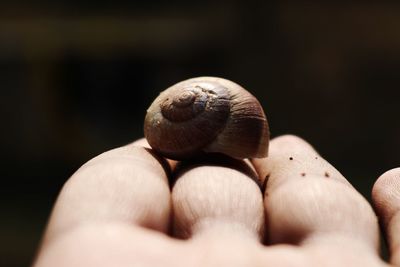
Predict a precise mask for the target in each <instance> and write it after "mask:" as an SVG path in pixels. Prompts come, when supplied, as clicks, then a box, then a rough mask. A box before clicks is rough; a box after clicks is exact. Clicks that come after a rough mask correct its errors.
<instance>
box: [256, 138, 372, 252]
mask: <svg viewBox="0 0 400 267" xmlns="http://www.w3.org/2000/svg"><path fill="white" fill-rule="evenodd" d="M253 164H254V166H255V168H256V170H257V171H258V173H259V175H262V176H263V177H267V178H268V181H267V186H266V190H265V199H264V205H265V209H266V216H267V218H268V220H267V224H268V225H267V231H268V238H269V242H270V243H272V244H274V243H292V244H299V245H304V246H314V247H315V246H320V245H323V244H329V245H333V246H335V247H342V248H343V247H345V246H344V245H340V244H345V245H346V244H348V245H349V246H351V247H355V246H359V247H362V248H363V249H365V250H368V251H369V250H373V251H377V248H378V226H377V221H376V217H375V215H374V213H373V210H372V208H371V207H370V205H369V204H368V202H367V201H366V200H365V199H364V198H363V197H362V196H361V195H360V194H359V193H358V192H357V191H356V190H355V189H354V188H353V187H352V186H351V185H350V183H349V182H348V181H347V180H346V179H345V178H344V177H343V176H342V175H341V174H340V173H339V172H338V171H337V170H336V169H335V168H334V167H332V166H331V165H330V164H329V163H327V162H326V161H325V160H324V159H323V158H322V157H321V156H320V155H318V154H317V152H316V151H315V150H314V149H313V148H312V147H311V146H310V145H309V144H307V143H306V142H305V141H303V140H302V139H300V138H298V137H294V136H282V137H278V138H276V139H274V140H273V141H272V142H271V144H270V152H269V157H268V158H266V159H258V160H254V161H253ZM353 241H357V244H356V243H355V242H353Z"/></svg>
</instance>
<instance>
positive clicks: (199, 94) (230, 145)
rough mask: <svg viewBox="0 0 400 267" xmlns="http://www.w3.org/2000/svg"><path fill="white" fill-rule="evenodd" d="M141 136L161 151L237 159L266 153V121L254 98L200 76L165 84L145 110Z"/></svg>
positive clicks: (177, 156)
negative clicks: (142, 134) (166, 85)
mask: <svg viewBox="0 0 400 267" xmlns="http://www.w3.org/2000/svg"><path fill="white" fill-rule="evenodd" d="M144 132H145V137H146V138H147V140H148V142H149V144H150V146H151V147H152V148H153V149H154V150H155V151H157V152H158V153H160V154H161V155H163V156H165V157H167V158H172V159H186V158H189V157H192V156H195V155H197V154H200V153H202V152H220V153H224V154H227V155H230V156H232V157H236V158H246V157H264V156H266V155H267V150H268V141H269V131H268V124H267V121H266V118H265V115H264V112H263V110H262V107H261V105H260V104H259V102H258V101H257V99H256V98H255V97H254V96H252V95H251V94H250V93H249V92H247V91H246V90H245V89H243V88H242V87H240V86H239V85H237V84H236V83H233V82H231V81H228V80H225V79H222V78H214V77H199V78H193V79H189V80H186V81H183V82H180V83H178V84H175V85H173V86H171V87H169V88H168V89H167V90H165V91H164V92H162V93H161V94H160V95H159V96H158V97H157V98H156V99H155V100H154V102H153V103H152V104H151V106H150V107H149V109H148V110H147V114H146V118H145V124H144Z"/></svg>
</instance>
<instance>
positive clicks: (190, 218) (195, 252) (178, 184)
mask: <svg viewBox="0 0 400 267" xmlns="http://www.w3.org/2000/svg"><path fill="white" fill-rule="evenodd" d="M143 144H144V141H143V140H141V141H137V142H135V143H133V144H130V145H128V146H124V147H121V148H117V149H114V150H111V151H108V152H105V153H103V154H101V155H99V156H98V157H96V158H94V159H92V160H90V161H89V162H87V163H86V164H85V165H83V166H82V167H81V168H80V169H79V170H78V171H77V172H76V173H75V174H74V175H73V176H72V177H71V178H70V179H69V180H68V181H67V183H66V184H65V185H64V187H63V189H62V191H61V193H60V195H59V197H58V200H57V202H56V204H55V207H54V210H53V213H52V215H51V218H50V221H49V225H48V228H47V231H46V233H45V236H44V238H43V243H42V247H41V249H40V252H39V255H38V258H37V260H36V262H35V265H34V266H36V267H47V266H51V267H53V266H58V267H64V266H65V267H67V266H68V267H69V266H74V267H76V266H85V267H87V266H96V267H101V266H130V267H131V266H274V267H280V266H282V267H287V266H300V267H302V266H307V267H308V266H363V267H364V266H365V267H369V266H371V267H372V266H387V264H386V263H384V262H383V261H382V260H380V258H379V252H378V251H379V227H378V221H377V217H376V215H375V213H374V211H373V209H372V208H371V206H370V205H369V204H368V202H367V201H366V200H365V199H364V198H363V197H362V196H361V195H360V194H359V193H358V192H357V191H356V190H355V189H354V188H353V187H352V186H351V185H350V183H349V182H348V181H347V180H346V179H345V178H344V177H343V176H342V175H341V174H340V173H339V172H338V171H337V170H336V169H335V168H334V167H332V166H331V165H330V164H329V163H327V162H326V161H325V160H324V159H323V158H322V157H321V156H320V155H318V154H317V152H316V151H315V150H314V149H313V148H312V147H311V146H310V145H309V144H307V143H306V142H305V141H303V140H301V139H300V138H297V137H294V136H282V137H278V138H275V139H274V140H272V141H271V144H270V150H269V157H268V158H265V159H256V160H252V161H251V162H250V161H239V160H233V159H229V158H226V157H212V158H208V159H199V160H197V161H196V162H186V163H178V165H177V164H176V162H173V161H166V160H164V159H162V158H161V157H159V156H157V155H155V154H154V153H153V152H152V151H151V150H150V149H147V148H144V147H142V146H143ZM170 170H172V172H171V171H170ZM399 176H400V169H395V170H392V171H390V172H387V173H385V174H384V175H383V176H381V177H380V178H379V179H378V180H377V182H376V184H375V186H374V188H373V200H374V203H375V206H376V211H377V213H378V215H379V218H380V219H381V222H382V225H383V227H384V229H385V230H386V234H387V236H386V238H387V240H388V241H389V245H390V251H391V263H392V264H394V265H396V266H400V249H399V242H400V219H399V218H400V217H399V213H398V212H397V211H398V210H399V207H400V201H399V200H400V183H399V182H398V181H400V180H399V178H400V177H399ZM168 177H169V178H170V179H168ZM169 180H170V183H171V185H169ZM172 180H173V182H171V181H172ZM170 187H172V193H171V190H170ZM260 188H263V189H262V190H263V191H264V188H265V191H264V194H263V193H262V190H260ZM265 222H266V223H265ZM171 236H173V237H171ZM175 237H179V239H178V238H175Z"/></svg>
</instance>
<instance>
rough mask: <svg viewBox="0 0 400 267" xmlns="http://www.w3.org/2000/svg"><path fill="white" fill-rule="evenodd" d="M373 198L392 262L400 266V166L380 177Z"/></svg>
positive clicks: (375, 185)
mask: <svg viewBox="0 0 400 267" xmlns="http://www.w3.org/2000/svg"><path fill="white" fill-rule="evenodd" d="M372 200H373V203H374V206H375V210H376V212H377V214H378V216H379V219H380V222H381V225H382V227H383V228H384V231H385V232H386V239H387V241H388V244H389V250H390V254H391V257H390V262H391V263H392V264H394V265H396V266H400V212H399V211H400V168H396V169H393V170H390V171H388V172H386V173H384V174H383V175H382V176H380V177H379V178H378V180H377V181H376V182H375V184H374V187H373V189H372Z"/></svg>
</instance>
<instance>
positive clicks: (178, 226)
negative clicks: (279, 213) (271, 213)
mask: <svg viewBox="0 0 400 267" xmlns="http://www.w3.org/2000/svg"><path fill="white" fill-rule="evenodd" d="M176 176H177V180H176V182H175V184H174V186H173V190H172V203H173V209H174V220H173V221H174V228H175V234H176V235H177V236H179V237H183V238H190V237H193V238H201V237H203V238H208V239H209V238H211V239H212V238H216V239H219V238H222V237H224V238H225V237H229V238H239V239H240V240H258V239H260V238H261V236H262V235H263V225H264V211H263V200H262V193H261V190H260V187H259V185H258V184H257V178H256V174H255V173H254V172H253V170H252V169H251V168H250V167H249V165H248V164H247V163H245V162H244V161H239V160H234V159H231V158H228V157H223V156H220V157H215V158H212V156H208V158H207V159H201V160H197V161H195V162H190V163H186V165H183V164H181V165H180V166H179V167H178V170H177V172H176ZM256 243H257V242H256Z"/></svg>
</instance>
